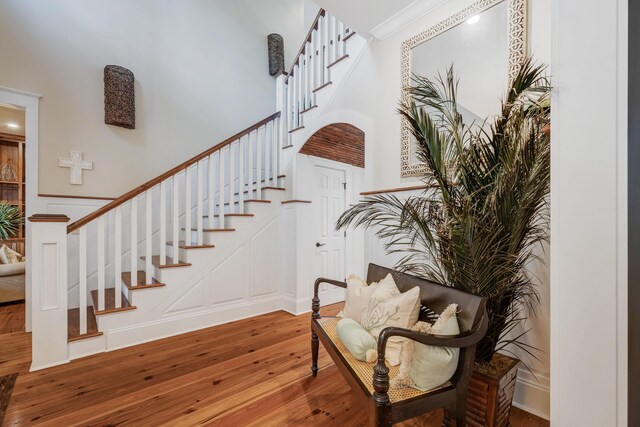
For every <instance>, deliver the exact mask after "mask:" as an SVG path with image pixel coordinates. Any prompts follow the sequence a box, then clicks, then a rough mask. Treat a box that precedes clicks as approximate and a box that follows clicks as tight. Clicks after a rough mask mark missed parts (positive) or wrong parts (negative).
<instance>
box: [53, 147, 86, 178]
mask: <svg viewBox="0 0 640 427" xmlns="http://www.w3.org/2000/svg"><path fill="white" fill-rule="evenodd" d="M58 166H60V167H61V168H69V183H71V184H73V185H82V171H83V170H91V169H93V162H88V161H86V160H82V153H81V152H80V151H71V158H70V159H63V158H59V159H58Z"/></svg>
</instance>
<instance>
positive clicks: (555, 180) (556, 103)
mask: <svg viewBox="0 0 640 427" xmlns="http://www.w3.org/2000/svg"><path fill="white" fill-rule="evenodd" d="M552 16H553V25H552V27H551V28H552V32H551V39H552V41H553V56H552V64H553V68H552V73H553V76H554V86H555V90H554V93H553V98H552V102H551V105H552V123H551V131H552V135H551V145H552V157H551V159H552V160H551V161H552V178H551V184H552V189H551V209H552V211H551V213H552V216H551V220H552V222H551V230H552V231H551V247H552V254H551V284H552V287H551V299H552V317H551V319H552V324H551V350H552V355H551V356H552V357H551V380H552V387H551V422H552V425H557V426H584V427H591V426H594V427H595V426H626V425H627V416H626V410H627V388H626V376H627V366H626V350H627V349H626V343H627V335H626V328H627V326H626V325H627V323H626V322H627V319H626V313H627V304H626V296H627V268H626V267H627V266H626V259H627V247H626V239H627V229H626V227H627V225H626V224H627V206H626V195H627V188H626V182H627V171H626V162H627V155H626V145H627V126H626V115H627V98H626V97H627V20H628V15H627V0H615V1H613V0H612V1H608V2H602V1H599V0H563V1H556V2H554V7H553V15H552ZM594 52H597V55H596V56H595V57H594ZM594 87H597V90H596V92H597V93H594V90H593V89H594ZM636 386H637V385H636ZM629 403H630V404H635V405H637V404H638V402H629Z"/></svg>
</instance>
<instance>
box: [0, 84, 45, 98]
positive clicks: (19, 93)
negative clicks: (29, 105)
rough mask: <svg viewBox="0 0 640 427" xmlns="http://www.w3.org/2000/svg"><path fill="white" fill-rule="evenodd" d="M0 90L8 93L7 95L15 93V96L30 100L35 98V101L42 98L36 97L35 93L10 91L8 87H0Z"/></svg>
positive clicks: (40, 96)
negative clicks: (26, 97)
mask: <svg viewBox="0 0 640 427" xmlns="http://www.w3.org/2000/svg"><path fill="white" fill-rule="evenodd" d="M0 90H1V91H4V92H9V93H15V94H16V95H23V96H29V97H31V98H36V99H40V98H42V95H38V94H37V93H31V92H25V91H23V90H18V89H12V88H10V87H4V86H0Z"/></svg>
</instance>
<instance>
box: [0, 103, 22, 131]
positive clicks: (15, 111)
mask: <svg viewBox="0 0 640 427" xmlns="http://www.w3.org/2000/svg"><path fill="white" fill-rule="evenodd" d="M0 133H8V134H11V135H21V136H24V110H23V109H21V108H17V107H14V106H12V105H8V104H0Z"/></svg>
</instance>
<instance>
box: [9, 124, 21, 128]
mask: <svg viewBox="0 0 640 427" xmlns="http://www.w3.org/2000/svg"><path fill="white" fill-rule="evenodd" d="M7 127H10V128H11V129H18V128H19V127H20V125H19V124H17V123H7Z"/></svg>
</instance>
